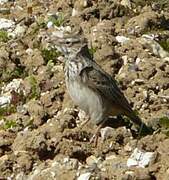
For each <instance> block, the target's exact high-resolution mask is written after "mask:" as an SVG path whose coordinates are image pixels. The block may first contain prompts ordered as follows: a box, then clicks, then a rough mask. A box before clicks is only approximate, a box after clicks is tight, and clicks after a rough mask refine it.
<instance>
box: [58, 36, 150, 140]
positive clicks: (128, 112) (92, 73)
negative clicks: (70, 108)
mask: <svg viewBox="0 0 169 180" xmlns="http://www.w3.org/2000/svg"><path fill="white" fill-rule="evenodd" d="M55 47H56V48H57V50H58V51H60V52H61V53H62V54H63V55H64V58H65V65H64V74H65V82H66V88H67V91H68V93H69V95H70V97H71V99H72V100H73V102H74V103H75V104H76V105H77V106H78V107H79V108H80V109H82V110H83V111H85V113H86V114H87V115H88V116H89V117H90V120H91V121H92V122H93V123H94V124H96V125H97V126H98V128H96V132H95V134H94V136H93V137H92V140H91V141H93V139H94V138H95V139H97V138H98V133H99V130H100V128H101V127H102V126H103V124H104V123H105V122H106V121H107V120H108V118H109V116H118V115H124V116H127V117H128V118H129V119H130V120H131V121H132V122H133V123H134V124H135V125H136V126H137V127H138V128H140V127H141V126H142V128H145V129H148V127H147V125H146V124H145V123H144V122H143V121H142V120H141V118H140V117H139V116H138V115H136V113H135V111H134V110H133V109H132V107H131V105H130V103H129V101H128V100H127V98H126V97H125V96H124V94H123V92H122V91H121V90H120V88H119V87H118V85H117V82H116V80H115V79H114V78H113V77H112V76H111V75H110V74H108V73H107V72H106V71H104V70H103V69H102V68H101V66H100V65H99V64H98V63H97V62H96V61H95V60H94V58H93V57H92V55H91V53H90V51H89V48H88V43H87V40H86V38H84V37H83V36H82V35H79V34H78V33H75V34H71V33H68V34H65V35H63V36H62V37H57V39H56V42H55ZM96 141H97V140H96Z"/></svg>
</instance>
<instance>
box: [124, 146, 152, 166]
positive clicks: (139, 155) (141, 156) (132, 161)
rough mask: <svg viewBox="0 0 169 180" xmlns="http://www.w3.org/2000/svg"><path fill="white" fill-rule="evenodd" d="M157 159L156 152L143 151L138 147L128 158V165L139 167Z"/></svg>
mask: <svg viewBox="0 0 169 180" xmlns="http://www.w3.org/2000/svg"><path fill="white" fill-rule="evenodd" d="M154 159H155V153H154V152H143V151H141V150H139V149H138V148H136V149H135V150H134V152H133V153H132V155H131V156H130V158H129V159H128V160H127V166H128V167H131V166H139V167H142V168H144V167H146V166H148V165H149V163H150V162H151V161H152V160H154Z"/></svg>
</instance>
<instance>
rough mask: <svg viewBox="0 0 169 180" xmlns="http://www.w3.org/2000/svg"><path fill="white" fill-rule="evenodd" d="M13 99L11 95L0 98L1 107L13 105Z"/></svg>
mask: <svg viewBox="0 0 169 180" xmlns="http://www.w3.org/2000/svg"><path fill="white" fill-rule="evenodd" d="M11 100H12V97H11V95H9V94H8V95H3V96H1V97H0V107H1V108H3V107H6V106H7V105H8V104H10V103H11Z"/></svg>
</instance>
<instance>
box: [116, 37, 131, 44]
mask: <svg viewBox="0 0 169 180" xmlns="http://www.w3.org/2000/svg"><path fill="white" fill-rule="evenodd" d="M116 40H117V42H119V43H121V44H125V43H126V42H127V41H129V40H130V38H127V37H125V36H116Z"/></svg>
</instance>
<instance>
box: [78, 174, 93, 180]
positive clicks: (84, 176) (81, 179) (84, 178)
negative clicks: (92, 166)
mask: <svg viewBox="0 0 169 180" xmlns="http://www.w3.org/2000/svg"><path fill="white" fill-rule="evenodd" d="M90 176H91V172H87V173H84V174H81V175H80V176H79V177H78V178H77V180H89V179H90Z"/></svg>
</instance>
